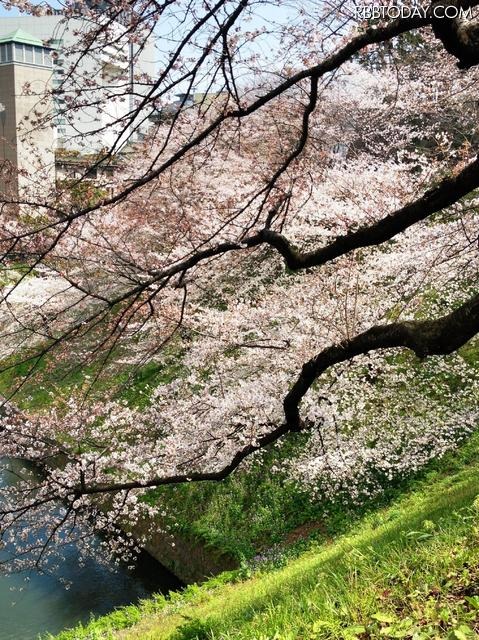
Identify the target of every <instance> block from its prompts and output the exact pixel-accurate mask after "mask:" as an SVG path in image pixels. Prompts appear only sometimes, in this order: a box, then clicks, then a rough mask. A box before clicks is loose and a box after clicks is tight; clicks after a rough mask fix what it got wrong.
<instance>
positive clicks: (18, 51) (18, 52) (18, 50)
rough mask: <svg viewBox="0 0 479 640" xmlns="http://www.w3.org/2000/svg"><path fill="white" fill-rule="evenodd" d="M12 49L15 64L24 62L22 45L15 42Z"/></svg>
mask: <svg viewBox="0 0 479 640" xmlns="http://www.w3.org/2000/svg"><path fill="white" fill-rule="evenodd" d="M14 48H15V62H24V56H23V44H19V43H18V42H15V44H14Z"/></svg>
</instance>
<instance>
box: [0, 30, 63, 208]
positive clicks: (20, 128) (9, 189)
mask: <svg viewBox="0 0 479 640" xmlns="http://www.w3.org/2000/svg"><path fill="white" fill-rule="evenodd" d="M51 78H52V56H51V48H50V47H47V46H45V45H44V44H43V42H42V41H41V40H39V39H38V38H35V37H32V36H31V35H30V34H28V33H26V32H25V31H23V30H22V29H18V28H17V29H16V30H14V31H13V32H11V33H9V34H6V35H4V36H3V37H0V136H1V138H0V158H1V159H2V160H4V162H3V163H2V175H1V179H0V192H1V195H2V196H3V197H2V198H1V199H2V200H3V201H9V200H17V199H20V200H22V199H29V193H30V192H34V193H35V194H36V195H37V196H38V195H40V194H41V193H45V195H46V192H47V191H48V190H49V189H51V188H53V185H54V181H55V158H54V140H53V135H52V128H51V126H46V127H42V126H37V125H35V118H39V117H40V118H41V117H42V116H43V115H45V114H49V113H51V111H52V109H53V104H52V100H51V96H50V94H49V91H50V88H51ZM26 87H28V90H26V89H25V88H26ZM30 123H31V125H32V126H30Z"/></svg>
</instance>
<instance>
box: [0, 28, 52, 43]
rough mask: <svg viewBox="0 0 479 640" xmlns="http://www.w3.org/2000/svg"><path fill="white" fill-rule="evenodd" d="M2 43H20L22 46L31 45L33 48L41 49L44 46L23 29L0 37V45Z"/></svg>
mask: <svg viewBox="0 0 479 640" xmlns="http://www.w3.org/2000/svg"><path fill="white" fill-rule="evenodd" d="M4 42H22V43H23V44H31V45H33V46H35V47H43V46H45V45H44V44H43V42H42V41H41V40H39V39H38V38H35V37H34V36H31V35H30V34H29V33H27V32H26V31H24V30H23V29H16V30H15V31H12V32H11V33H7V35H6V36H1V37H0V44H2V43H4Z"/></svg>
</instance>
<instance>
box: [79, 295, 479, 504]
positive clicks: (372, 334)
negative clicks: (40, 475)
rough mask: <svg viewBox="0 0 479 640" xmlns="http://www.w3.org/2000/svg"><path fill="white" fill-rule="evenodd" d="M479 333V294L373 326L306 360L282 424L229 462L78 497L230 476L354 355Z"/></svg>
mask: <svg viewBox="0 0 479 640" xmlns="http://www.w3.org/2000/svg"><path fill="white" fill-rule="evenodd" d="M478 332H479V294H478V295H476V296H474V297H472V298H470V299H469V300H468V301H467V302H465V303H464V304H463V305H461V306H460V307H459V308H458V309H456V310H454V311H452V312H451V313H449V314H448V315H446V316H442V317H441V318H437V319H436V320H424V321H406V322H397V323H393V324H386V325H377V326H374V327H372V328H371V329H368V330H367V331H365V332H364V333H360V334H358V335H357V336H355V337H354V338H351V339H350V340H345V341H343V342H341V343H340V344H337V345H333V346H331V347H328V348H327V349H324V350H323V351H321V352H320V353H319V354H318V355H316V356H315V357H314V358H312V359H311V360H309V361H308V362H307V363H306V364H305V365H304V366H303V368H302V370H301V373H300V375H299V377H298V379H297V380H296V382H295V383H294V385H293V386H292V387H291V389H290V391H289V393H288V394H287V395H286V397H285V399H284V402H283V406H284V414H285V422H284V423H282V424H281V425H279V426H277V427H276V428H275V429H273V430H272V431H270V432H269V433H267V434H265V435H263V436H261V437H260V438H258V439H257V441H256V442H255V443H254V444H249V445H247V446H246V447H244V448H243V449H241V450H240V451H238V452H237V453H236V454H235V455H234V456H233V458H232V459H231V461H230V462H229V463H228V464H227V465H226V466H225V467H223V468H221V469H220V470H218V471H210V472H192V473H187V474H179V475H173V476H165V477H158V478H152V479H151V480H149V481H147V482H138V481H131V482H123V483H116V484H115V483H112V484H101V485H100V484H99V485H92V486H89V487H81V488H78V490H77V493H76V495H78V496H80V495H96V494H104V493H112V492H117V491H128V490H131V489H145V488H153V487H159V486H164V485H171V484H182V483H186V482H204V481H219V480H223V479H224V478H226V477H227V476H229V475H230V474H231V473H232V472H233V471H234V470H235V469H237V467H238V466H239V465H240V464H241V462H242V461H243V460H244V459H245V458H247V457H248V456H250V455H251V454H252V453H253V452H254V451H257V450H258V449H260V448H263V447H265V446H267V445H269V444H272V443H273V442H276V441H277V440H279V439H280V438H281V437H283V436H284V435H286V434H287V433H291V432H294V431H301V430H303V429H305V428H306V427H307V426H308V425H307V424H306V423H305V422H304V421H303V420H301V417H300V412H299V406H300V403H301V401H302V399H303V398H304V396H305V395H306V393H307V392H308V391H309V389H310V388H311V386H312V384H313V383H314V381H315V380H316V379H317V378H318V377H319V376H320V375H322V374H323V373H325V371H327V370H328V369H329V368H330V367H332V366H334V365H335V364H339V363H340V362H345V361H348V360H352V359H353V358H354V357H356V356H358V355H361V354H366V353H369V352H370V351H377V350H380V349H391V348H394V347H405V348H407V349H410V350H411V351H413V352H414V353H415V354H416V355H417V356H418V357H420V358H425V357H427V356H431V355H446V354H449V353H452V352H453V351H455V350H457V349H458V348H459V347H461V346H462V345H464V344H465V343H466V342H468V340H470V339H471V338H472V337H473V336H475V335H476V334H477V333H478Z"/></svg>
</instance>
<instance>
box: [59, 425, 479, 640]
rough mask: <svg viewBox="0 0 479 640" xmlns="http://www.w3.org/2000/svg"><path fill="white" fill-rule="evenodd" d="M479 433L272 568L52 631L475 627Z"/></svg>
mask: <svg viewBox="0 0 479 640" xmlns="http://www.w3.org/2000/svg"><path fill="white" fill-rule="evenodd" d="M478 453H479V434H476V435H474V436H473V437H472V438H471V439H470V441H469V442H468V443H467V444H465V445H464V446H463V447H462V448H461V449H460V450H458V451H457V452H455V453H451V454H448V455H447V456H446V457H445V458H444V459H443V460H442V461H441V462H435V463H433V464H432V465H430V467H429V469H428V471H427V472H426V473H425V474H424V475H423V477H422V478H421V479H420V480H417V481H416V482H415V483H414V484H413V486H410V488H409V490H408V492H407V493H404V494H402V495H401V496H399V497H396V499H394V500H393V501H392V502H391V503H390V504H389V505H388V506H387V507H384V506H383V507H381V508H375V509H372V510H371V511H370V512H369V513H368V514H366V515H363V517H362V519H361V520H360V521H359V522H356V523H355V524H354V526H352V527H351V530H350V531H349V532H348V533H347V534H344V535H342V536H340V537H338V538H337V539H336V540H334V541H330V542H327V543H322V544H319V543H318V544H316V545H315V546H313V547H312V548H311V549H309V550H308V551H306V552H305V553H303V554H302V555H300V557H298V558H296V559H293V560H291V561H289V562H288V564H287V565H286V566H285V567H283V568H280V569H270V570H268V571H263V572H257V573H255V574H253V575H252V576H251V577H249V578H245V576H244V575H243V576H242V575H241V572H239V573H236V574H228V575H225V576H223V577H219V578H216V579H214V580H212V581H210V582H209V583H206V584H204V585H202V586H201V587H197V586H193V587H189V588H188V589H186V590H185V591H184V592H183V593H180V594H174V595H173V596H172V598H171V600H168V599H165V598H164V597H162V596H160V597H157V598H153V599H152V600H149V601H146V602H144V603H142V604H140V605H139V606H138V607H128V608H127V609H123V610H118V611H116V612H114V613H113V614H111V615H110V616H106V617H104V618H100V619H99V620H96V621H93V622H92V623H91V624H90V625H89V626H87V627H86V628H80V627H78V628H77V629H75V630H73V631H66V632H64V633H63V634H60V635H59V636H57V640H81V639H90V640H94V639H97V640H99V639H101V638H110V639H111V638H115V639H118V640H120V639H123V640H134V639H140V638H141V639H142V640H160V639H162V640H166V639H170V640H220V639H221V640H247V639H248V640H319V639H321V638H345V639H346V640H348V639H350V640H354V638H358V639H360V640H362V639H366V638H412V639H414V640H422V639H427V638H451V639H452V640H467V638H473V637H478V633H477V632H478V630H479V499H478V498H477V495H478V493H479V460H478Z"/></svg>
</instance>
